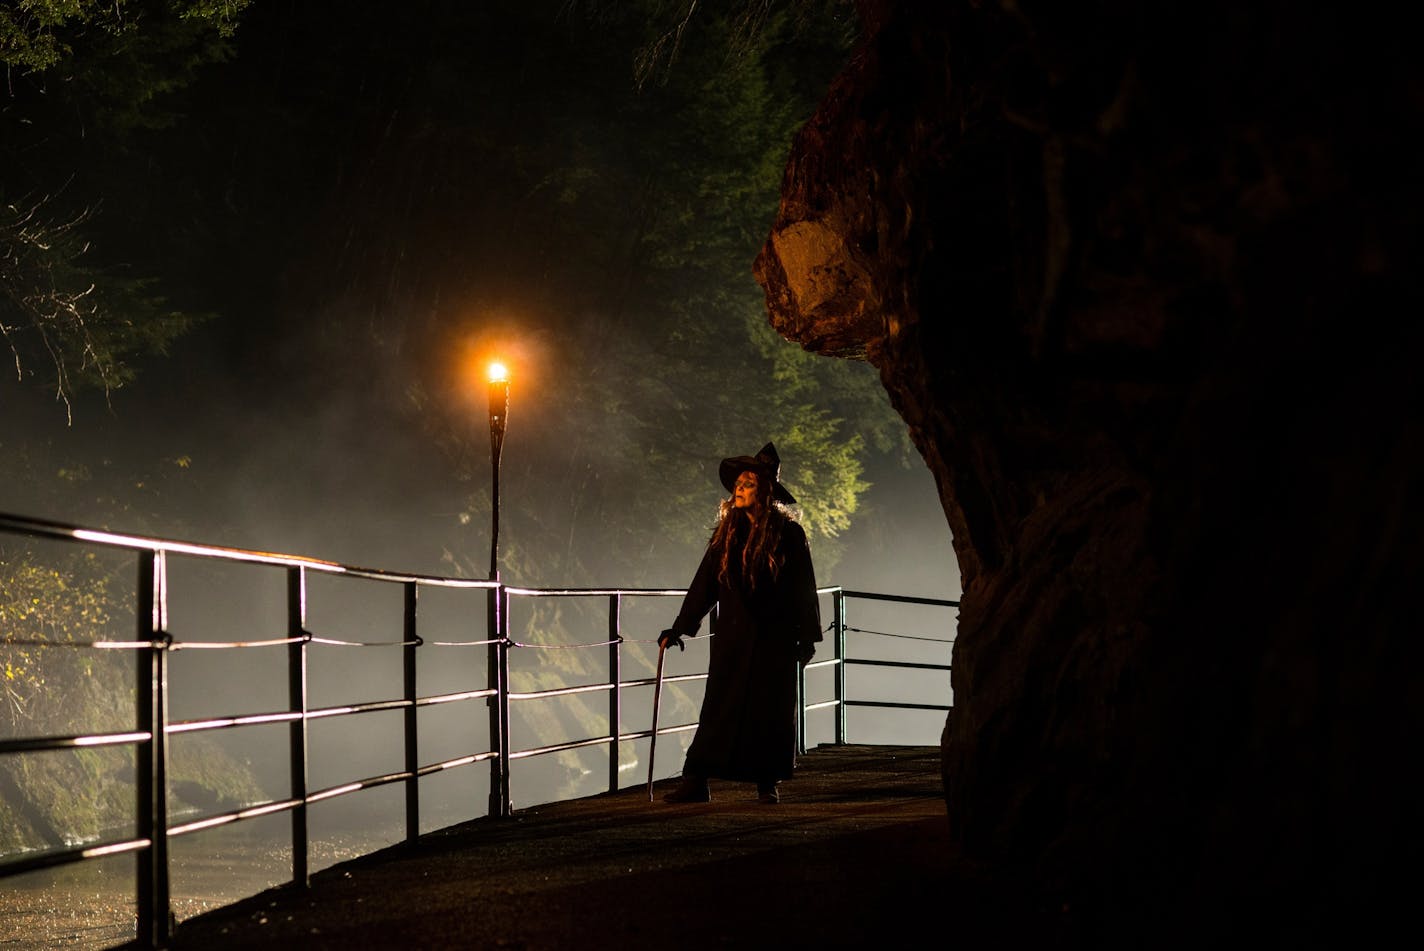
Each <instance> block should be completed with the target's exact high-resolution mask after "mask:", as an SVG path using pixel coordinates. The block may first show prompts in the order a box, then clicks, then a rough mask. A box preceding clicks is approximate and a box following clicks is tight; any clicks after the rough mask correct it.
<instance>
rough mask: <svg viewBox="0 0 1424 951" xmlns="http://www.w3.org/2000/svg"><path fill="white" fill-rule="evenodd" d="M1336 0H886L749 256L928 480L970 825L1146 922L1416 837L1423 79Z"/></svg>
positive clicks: (869, 10)
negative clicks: (942, 546)
mask: <svg viewBox="0 0 1424 951" xmlns="http://www.w3.org/2000/svg"><path fill="white" fill-rule="evenodd" d="M1303 6H1304V7H1310V8H1311V9H1302V7H1303ZM1316 7H1320V8H1324V7H1325V5H1293V4H1285V3H1274V4H1237V3H1226V2H1204V3H1192V4H1186V3H1170V2H1169V3H1160V4H1138V3H1128V2H1100V3H1096V4H1051V3H1036V4H1026V3H1016V2H1009V0H1003V2H999V3H992V2H950V0H946V2H944V3H934V4H931V3H918V2H909V0H906V2H895V0H884V2H875V0H870V2H865V3H862V4H861V13H862V21H863V24H864V32H865V34H866V35H865V39H864V41H863V43H862V44H861V46H860V47H859V48H858V50H857V51H856V52H855V54H854V55H853V57H852V60H851V62H850V63H849V65H848V66H847V68H846V69H845V71H844V72H843V74H842V75H841V76H840V77H839V78H838V80H837V81H836V82H835V84H834V86H833V87H832V88H831V89H830V91H829V92H828V94H827V96H826V98H825V100H824V102H823V103H822V106H821V108H820V110H819V111H818V113H817V114H816V115H815V117H814V118H813V119H812V120H811V121H810V122H809V123H808V124H807V126H806V127H805V129H804V130H803V131H802V133H801V135H800V137H799V138H798V140H797V142H796V144H795V147H794V149H793V154H792V156H791V159H790V162H789V165H788V168H787V171H786V178H785V182H784V185H783V198H782V204H781V210H780V213H779V215H778V217H777V220H776V222H775V224H774V226H773V229H772V232H771V235H770V237H769V238H768V241H767V243H766V246H765V247H764V249H763V251H762V253H761V255H760V256H759V257H758V259H757V261H756V266H755V269H756V273H757V277H758V280H760V281H761V283H762V285H763V287H764V288H765V290H766V295H767V303H768V309H769V312H770V316H771V320H772V323H773V324H774V325H775V326H776V327H777V329H778V330H779V331H780V332H781V333H782V334H783V335H784V336H786V337H788V338H790V339H792V340H796V341H798V342H800V343H801V344H802V345H803V346H805V347H807V348H808V349H811V350H815V351H820V352H824V353H827V354H830V355H836V356H848V357H852V358H860V359H866V360H869V361H870V362H871V363H872V364H874V365H875V366H876V367H877V368H878V369H879V371H880V374H881V378H882V380H883V381H884V384H885V386H886V389H887V390H888V392H889V393H890V395H891V398H892V400H893V401H894V404H895V406H896V407H897V409H898V410H899V411H900V413H901V415H902V416H903V417H904V418H905V420H906V423H907V424H908V426H909V428H910V431H911V433H912V435H913V437H914V439H915V442H916V444H917V445H918V446H919V448H920V451H921V452H922V454H923V455H924V458H925V461H926V463H927V464H928V465H929V467H930V469H931V471H932V472H933V473H934V475H935V478H936V480H937V484H938V486H939V492H940V496H941V499H942V502H943V505H944V509H945V513H946V516H947V521H948V526H949V528H950V529H951V530H952V532H953V536H954V544H955V550H956V553H957V555H958V558H959V561H960V570H961V574H962V577H963V579H964V583H965V592H964V598H963V606H962V609H961V618H960V630H959V636H958V641H957V644H956V648H955V655H954V671H953V687H954V697H955V703H956V707H955V710H954V711H953V713H952V715H951V718H950V721H949V723H948V725H947V729H946V746H945V769H946V782H947V789H946V792H947V803H948V813H949V820H950V823H951V827H952V831H953V834H954V837H955V841H956V842H957V843H958V845H959V846H960V847H961V848H962V849H963V851H964V854H965V856H966V857H967V858H968V859H970V860H974V861H980V862H983V863H985V867H986V869H992V870H996V871H997V872H999V873H1003V874H1005V875H1008V876H1011V879H1012V880H1014V881H1017V882H1020V883H1022V884H1023V885H1024V887H1027V888H1032V889H1036V890H1038V892H1039V893H1041V895H1042V900H1043V901H1044V902H1046V903H1057V902H1062V903H1066V904H1068V905H1070V906H1074V907H1079V908H1088V909H1091V910H1092V913H1093V914H1095V915H1097V916H1099V918H1100V919H1101V920H1104V921H1115V922H1119V923H1120V928H1121V929H1122V930H1123V933H1126V931H1127V930H1130V929H1131V928H1132V927H1133V925H1132V924H1131V922H1137V923H1139V924H1140V923H1141V922H1143V921H1145V920H1148V919H1150V918H1153V917H1154V916H1159V915H1161V914H1176V913H1177V912H1182V910H1183V909H1184V908H1187V907H1191V908H1193V909H1195V910H1194V911H1193V912H1192V913H1191V916H1189V917H1186V918H1183V919H1182V920H1184V921H1185V920H1192V921H1195V922H1197V925H1198V926H1199V927H1200V928H1208V927H1209V926H1208V925H1207V924H1206V922H1214V923H1221V922H1231V923H1235V922H1238V921H1248V922H1255V923H1257V924H1262V925H1263V927H1264V924H1263V923H1267V922H1271V923H1272V924H1271V925H1270V926H1271V927H1272V928H1277V929H1285V931H1284V933H1285V934H1294V933H1297V932H1298V933H1299V934H1301V935H1304V936H1310V935H1318V934H1321V933H1323V932H1321V930H1320V929H1321V928H1322V927H1325V926H1326V925H1329V926H1332V927H1334V926H1337V925H1339V924H1340V922H1341V921H1342V920H1345V919H1348V920H1352V921H1359V920H1361V919H1359V918H1354V917H1351V916H1350V915H1340V914H1337V912H1339V911H1340V909H1342V908H1349V909H1352V914H1354V915H1364V916H1366V917H1365V918H1364V919H1363V920H1366V921H1368V920H1370V918H1369V916H1372V915H1374V914H1376V913H1378V912H1380V911H1381V910H1382V909H1385V908H1387V907H1388V902H1387V900H1385V899H1384V898H1382V897H1381V896H1390V895H1393V896H1396V897H1397V896H1399V895H1400V894H1401V892H1400V888H1401V885H1402V883H1401V880H1400V879H1399V878H1398V877H1397V876H1395V875H1393V874H1392V873H1391V872H1390V871H1389V866H1388V865H1387V864H1385V861H1384V860H1386V859H1388V858H1390V857H1392V856H1394V855H1397V854H1398V852H1399V850H1400V849H1404V850H1407V851H1408V852H1409V854H1412V855H1414V856H1416V857H1417V856H1418V854H1419V853H1418V846H1419V838H1418V828H1419V826H1418V822H1419V818H1420V809H1419V807H1418V805H1417V804H1416V803H1417V798H1418V797H1417V795H1416V792H1415V790H1414V789H1413V787H1412V786H1411V785H1410V782H1409V765H1410V763H1411V761H1412V760H1413V759H1415V758H1417V755H1418V754H1417V747H1418V745H1419V736H1420V732H1419V727H1420V725H1421V717H1420V697H1421V695H1424V692H1422V691H1421V687H1422V686H1424V684H1421V674H1420V661H1421V651H1420V648H1419V642H1420V639H1421V638H1420V634H1421V631H1420V627H1421V626H1420V624H1419V622H1418V621H1416V620H1414V619H1413V610H1412V608H1411V607H1410V606H1409V605H1408V604H1407V601H1406V599H1407V598H1408V597H1409V596H1410V595H1411V594H1412V592H1413V590H1414V588H1415V587H1417V586H1418V583H1417V578H1418V576H1419V573H1420V566H1421V565H1424V558H1421V555H1424V551H1421V541H1420V540H1421V537H1424V531H1421V529H1424V524H1421V518H1420V502H1419V498H1418V494H1419V492H1420V490H1421V489H1424V427H1421V418H1420V412H1419V407H1420V406H1421V405H1424V398H1421V397H1424V393H1421V389H1424V388H1422V387H1421V384H1420V380H1421V368H1420V359H1421V356H1424V319H1421V318H1424V308H1421V306H1420V305H1421V299H1422V298H1424V295H1421V293H1420V278H1419V267H1420V264H1421V256H1420V253H1419V252H1420V242H1419V239H1418V228H1419V227H1420V220H1419V219H1420V211H1421V208H1424V204H1421V202H1420V192H1421V185H1424V176H1421V175H1419V174H1418V172H1417V171H1416V170H1415V165H1416V164H1417V161H1418V159H1417V156H1416V148H1417V147H1416V146H1415V144H1414V143H1415V142H1416V141H1419V140H1421V139H1424V136H1420V135H1419V133H1420V131H1421V126H1424V122H1421V111H1424V110H1422V109H1421V104H1424V82H1421V75H1420V70H1419V68H1418V67H1417V65H1416V62H1415V57H1414V55H1413V54H1412V53H1411V52H1409V49H1408V40H1407V36H1406V34H1405V33H1404V32H1403V27H1402V24H1401V23H1399V22H1390V21H1388V20H1387V19H1385V20H1382V19H1381V18H1380V17H1379V16H1378V15H1375V14H1370V13H1366V12H1364V11H1359V10H1353V9H1345V8H1343V7H1340V8H1333V7H1332V8H1329V9H1315V8H1316ZM1075 903H1076V905H1075ZM1273 933H1278V932H1273Z"/></svg>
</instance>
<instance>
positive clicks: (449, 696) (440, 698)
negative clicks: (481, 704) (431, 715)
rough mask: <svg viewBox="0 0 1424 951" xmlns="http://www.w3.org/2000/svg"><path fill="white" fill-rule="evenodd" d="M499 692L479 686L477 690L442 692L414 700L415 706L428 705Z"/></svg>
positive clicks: (492, 688)
mask: <svg viewBox="0 0 1424 951" xmlns="http://www.w3.org/2000/svg"><path fill="white" fill-rule="evenodd" d="M497 693H499V691H498V690H496V689H495V688H494V687H481V688H480V689H479V690H463V691H461V692H460V693H442V694H439V695H437V696H433V697H420V698H418V699H417V700H416V701H415V705H416V706H417V707H428V706H430V705H431V704H436V703H454V702H455V701H457V700H479V699H481V698H482V697H493V696H494V695H495V694H497Z"/></svg>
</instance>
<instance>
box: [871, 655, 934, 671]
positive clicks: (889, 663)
mask: <svg viewBox="0 0 1424 951" xmlns="http://www.w3.org/2000/svg"><path fill="white" fill-rule="evenodd" d="M845 662H846V664H847V665H854V666H856V667H904V668H906V669H910V670H951V669H953V668H951V666H950V665H949V664H918V663H913V662H911V661H908V660H858V659H856V658H854V657H847V658H846V659H845Z"/></svg>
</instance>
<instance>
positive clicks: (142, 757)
mask: <svg viewBox="0 0 1424 951" xmlns="http://www.w3.org/2000/svg"><path fill="white" fill-rule="evenodd" d="M135 601H136V603H135V610H134V613H135V615H136V627H137V634H138V640H141V641H148V642H149V644H150V645H151V646H150V647H149V648H148V649H147V650H140V651H139V652H138V665H137V687H138V698H137V700H138V711H137V712H138V720H139V724H138V727H139V729H140V730H142V731H143V732H145V733H147V734H148V736H149V738H148V740H146V741H145V742H143V743H140V744H139V745H138V748H137V760H138V763H137V766H138V770H137V782H136V784H135V785H136V787H137V795H138V804H137V805H138V809H137V825H138V830H137V834H138V835H139V836H142V837H144V838H147V839H148V842H149V844H148V847H147V848H145V849H141V850H140V851H139V853H138V857H137V859H138V860H137V868H138V889H137V891H138V896H137V898H138V909H137V910H138V935H137V937H138V943H139V945H140V946H143V947H149V948H162V947H166V946H167V944H168V940H169V938H170V937H172V927H171V925H172V914H171V909H170V907H169V883H168V735H167V727H168V644H167V640H168V592H167V562H166V560H165V558H164V553H163V552H161V551H153V552H144V553H142V554H140V555H139V559H138V588H137V598H136V599H135Z"/></svg>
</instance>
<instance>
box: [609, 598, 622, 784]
mask: <svg viewBox="0 0 1424 951" xmlns="http://www.w3.org/2000/svg"><path fill="white" fill-rule="evenodd" d="M622 625H623V596H622V595H618V594H610V595H609V596H608V677H609V680H610V682H611V683H612V684H613V689H612V690H610V691H609V692H608V734H609V741H608V791H609V792H617V791H618V758H619V755H620V754H619V747H621V746H622V745H623V741H622V736H623V642H622V633H621V632H622Z"/></svg>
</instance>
